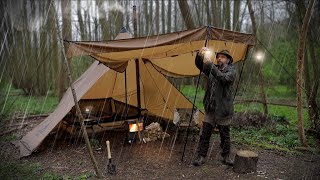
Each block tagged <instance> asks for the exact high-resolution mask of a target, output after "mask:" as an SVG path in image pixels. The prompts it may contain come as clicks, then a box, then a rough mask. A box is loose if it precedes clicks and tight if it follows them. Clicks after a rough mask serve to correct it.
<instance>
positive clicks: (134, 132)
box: [128, 120, 144, 144]
mask: <svg viewBox="0 0 320 180" xmlns="http://www.w3.org/2000/svg"><path fill="white" fill-rule="evenodd" d="M128 125H129V132H128V142H129V143H130V144H131V143H133V142H140V139H139V134H138V132H139V131H140V136H141V140H142V141H144V134H143V122H141V121H139V122H138V124H137V123H136V120H129V121H128Z"/></svg>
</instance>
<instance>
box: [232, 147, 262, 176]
mask: <svg viewBox="0 0 320 180" xmlns="http://www.w3.org/2000/svg"><path fill="white" fill-rule="evenodd" d="M257 162H258V154H257V153H255V152H252V151H247V150H240V151H238V152H237V154H236V157H235V159H234V164H233V171H234V172H236V173H241V174H244V173H250V172H256V170H257Z"/></svg>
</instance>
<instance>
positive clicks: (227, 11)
mask: <svg viewBox="0 0 320 180" xmlns="http://www.w3.org/2000/svg"><path fill="white" fill-rule="evenodd" d="M223 4H224V6H223V15H224V24H225V26H224V27H225V28H226V29H229V30H230V29H231V27H230V1H229V0H224V1H223Z"/></svg>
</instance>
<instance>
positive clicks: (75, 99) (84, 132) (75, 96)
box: [53, 3, 102, 179]
mask: <svg viewBox="0 0 320 180" xmlns="http://www.w3.org/2000/svg"><path fill="white" fill-rule="evenodd" d="M53 9H54V12H55V16H56V26H57V34H58V37H59V40H60V44H61V46H62V47H61V51H62V55H63V60H64V64H65V66H66V70H67V73H68V79H69V85H70V88H71V92H72V95H73V100H74V104H75V106H76V113H77V116H78V117H79V119H80V122H81V130H82V132H83V137H84V139H85V142H86V145H87V148H88V151H89V155H90V158H91V161H92V163H93V166H94V169H95V171H96V174H97V176H98V178H99V179H102V174H101V172H100V169H99V167H98V163H97V161H96V159H95V157H94V155H93V151H92V148H91V144H90V141H89V137H88V133H87V129H86V127H85V126H84V123H83V122H84V118H83V116H82V113H81V110H80V107H79V104H78V99H77V95H76V92H75V90H74V86H73V84H72V82H73V81H72V77H71V70H70V67H69V63H68V61H67V57H66V52H65V46H64V42H63V41H62V36H61V34H60V31H59V23H58V18H57V13H56V10H55V6H54V3H53Z"/></svg>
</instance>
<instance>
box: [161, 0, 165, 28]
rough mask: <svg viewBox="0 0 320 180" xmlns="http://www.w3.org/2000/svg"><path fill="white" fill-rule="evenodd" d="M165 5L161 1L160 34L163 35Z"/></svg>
mask: <svg viewBox="0 0 320 180" xmlns="http://www.w3.org/2000/svg"><path fill="white" fill-rule="evenodd" d="M164 7H165V4H164V0H162V1H161V20H162V23H161V27H162V31H161V34H164V33H166V18H165V12H166V11H165V9H164Z"/></svg>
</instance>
